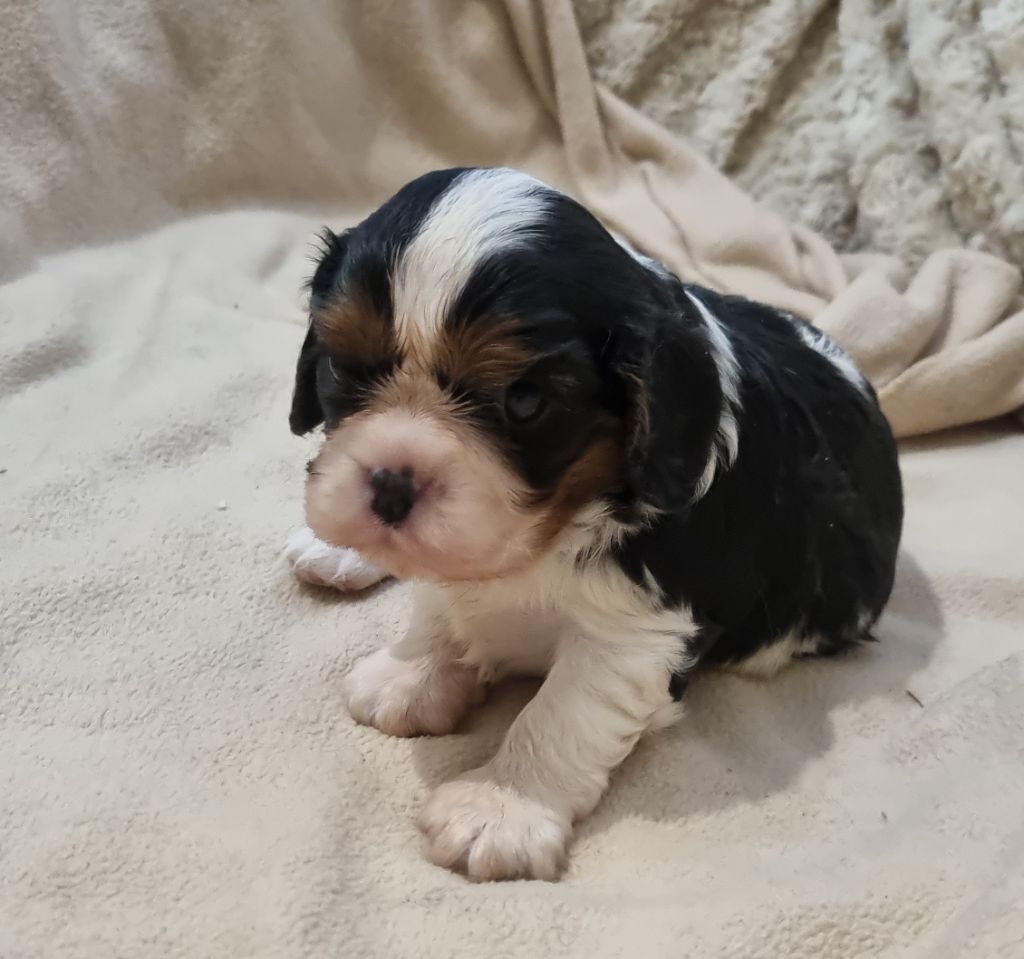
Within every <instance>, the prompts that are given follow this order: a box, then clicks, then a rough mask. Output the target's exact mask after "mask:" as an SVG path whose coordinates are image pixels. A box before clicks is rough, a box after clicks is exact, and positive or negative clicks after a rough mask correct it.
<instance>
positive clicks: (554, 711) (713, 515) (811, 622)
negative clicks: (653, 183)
mask: <svg viewBox="0 0 1024 959" xmlns="http://www.w3.org/2000/svg"><path fill="white" fill-rule="evenodd" d="M321 422H322V423H324V425H325V439H324V442H323V446H322V448H321V449H320V452H319V454H318V455H317V456H316V458H315V459H314V460H313V461H312V462H311V463H310V465H309V470H308V473H309V475H308V481H307V486H306V514H307V520H308V524H309V531H305V532H303V533H302V534H301V537H300V539H299V540H296V541H295V542H294V543H293V544H292V552H293V555H294V556H295V557H296V558H297V559H298V560H299V566H300V568H301V569H302V571H304V574H305V575H307V576H308V577H310V578H313V579H314V580H319V581H322V582H333V583H336V584H339V585H343V586H344V585H350V586H365V585H368V584H369V583H371V582H374V581H375V580H377V579H380V578H382V577H383V576H385V575H387V574H393V575H395V576H399V577H402V578H408V579H411V580H414V581H415V583H416V584H417V585H416V590H415V598H414V608H413V614H412V622H411V625H410V627H409V630H408V633H407V634H406V635H405V636H404V638H402V639H401V640H399V641H398V642H396V643H395V644H394V645H392V646H391V647H389V648H387V649H383V650H380V651H379V652H377V653H374V654H373V655H371V656H369V657H368V658H367V659H364V660H363V661H362V662H360V663H359V664H358V665H357V666H356V667H355V669H354V670H353V672H352V674H351V675H350V677H349V679H348V684H347V694H348V705H349V709H350V710H351V712H352V715H353V716H354V717H355V719H356V720H357V721H359V722H361V723H365V724H368V725H371V726H375V727H377V728H378V729H380V730H382V731H383V732H385V733H388V734H391V735H395V736H415V735H420V734H433V735H441V734H445V733H450V732H452V730H454V729H455V728H456V726H457V724H458V723H459V720H460V719H461V718H462V717H463V715H464V714H465V712H466V711H467V710H468V709H469V708H470V707H471V706H472V705H473V704H474V703H476V702H478V701H479V700H480V699H481V697H482V695H483V692H484V690H485V688H486V686H487V685H488V684H489V683H492V682H494V681H496V680H498V679H500V678H501V677H503V676H506V675H509V674H517V675H522V674H528V675H538V676H544V677H546V678H545V679H544V682H543V685H542V686H541V687H540V690H539V691H538V693H537V694H536V696H535V697H534V699H533V700H532V701H531V702H530V703H529V704H528V705H527V706H526V707H525V709H524V710H523V711H522V713H521V714H520V715H519V717H518V718H517V719H516V720H515V722H514V723H513V724H512V726H511V728H510V729H509V731H508V734H507V736H506V737H505V740H504V742H503V743H502V745H501V747H500V748H499V750H498V751H497V753H496V755H495V756H494V757H493V758H492V759H491V760H490V761H489V762H488V763H487V764H486V765H484V766H483V767H481V768H480V769H475V770H472V771H470V772H467V773H465V774H464V775H462V776H460V777H459V778H457V779H456V780H454V781H453V782H449V783H447V784H445V785H442V786H441V787H440V788H438V789H437V790H436V791H435V792H434V794H433V796H432V798H431V799H430V800H429V801H428V802H427V804H426V807H425V808H424V809H423V810H422V813H421V815H420V818H419V825H420V828H421V829H422V831H423V833H424V834H425V836H426V840H427V843H428V848H429V854H430V857H431V858H432V859H433V861H434V862H436V863H438V864H440V865H442V866H447V867H449V868H452V869H456V870H459V871H462V872H464V873H465V874H466V875H468V876H469V877H470V878H473V879H509V878H515V877H535V878H540V879H554V878H556V877H557V876H558V874H559V872H560V870H561V868H562V866H563V863H564V860H565V852H566V847H567V844H568V842H569V839H570V836H571V832H572V826H573V822H574V821H575V820H578V819H580V818H581V817H583V816H586V815H587V814H588V813H590V811H591V810H592V809H593V808H594V807H595V805H596V804H597V802H598V800H599V799H600V798H601V795H602V793H603V792H604V790H605V788H606V786H607V785H608V778H609V775H610V774H611V772H612V770H614V769H615V767H616V766H617V765H618V764H619V763H620V762H622V760H623V759H624V758H625V757H626V756H627V755H628V754H629V752H630V750H631V749H632V748H633V746H634V745H635V744H636V742H637V740H638V739H639V737H640V736H642V735H643V734H644V733H645V732H647V731H648V730H651V729H656V728H660V727H663V726H665V725H667V724H668V723H671V722H672V721H673V720H674V719H676V717H677V716H678V715H679V702H680V699H681V697H682V695H683V692H684V689H685V686H686V682H687V679H688V678H689V677H690V676H691V675H692V674H693V672H694V671H695V670H697V669H701V668H704V667H707V666H710V665H733V666H737V667H740V668H743V669H746V670H748V671H750V672H754V673H758V674H762V675H763V674H768V673H771V672H773V671H775V670H777V669H778V668H779V667H781V666H782V665H784V664H785V663H787V662H788V661H789V660H791V659H792V658H794V657H804V656H820V655H831V654H833V653H837V652H840V651H841V650H844V649H847V648H849V647H851V646H853V645H855V644H856V643H857V642H858V641H859V640H861V639H865V638H868V635H869V630H870V629H871V627H872V625H873V624H874V622H875V620H876V619H877V618H878V616H879V613H880V612H881V610H882V608H883V606H884V605H885V603H886V601H887V599H888V597H889V592H890V589H891V587H892V582H893V575H894V568H895V561H896V552H897V545H898V543H899V538H900V530H901V525H902V519H903V506H902V490H901V481H900V474H899V468H898V465H897V458H896V447H895V444H894V442H893V438H892V435H891V432H890V430H889V427H888V425H887V423H886V420H885V418H884V416H883V415H882V413H881V412H880V410H879V407H878V403H877V400H876V397H875V393H874V391H873V390H872V388H871V386H870V385H869V384H868V382H867V381H866V380H865V379H864V377H863V376H861V374H860V373H859V372H858V370H857V368H856V367H855V366H854V364H853V363H852V361H851V360H850V359H849V357H848V356H846V354H844V353H843V352H842V350H841V349H840V348H839V347H838V346H837V345H836V344H835V343H833V342H832V341H831V340H830V339H829V338H828V337H826V336H825V335H824V334H823V333H821V332H820V331H818V330H816V329H814V328H813V327H811V326H810V325H808V324H807V323H805V322H803V321H802V320H800V319H798V318H796V317H794V316H792V315H790V314H788V313H783V312H780V311H779V310H776V309H772V308H770V307H767V306H763V305H760V304H757V303H752V302H750V301H748V300H745V299H741V298H739V297H735V296H723V295H721V294H719V293H715V292H712V291H711V290H708V289H703V288H701V287H698V286H694V285H692V284H687V283H683V282H682V281H680V280H679V279H678V278H677V277H675V276H673V275H672V274H671V273H670V272H669V271H668V270H667V269H666V268H665V267H664V266H662V265H661V264H660V263H657V262H655V261H653V260H651V259H648V258H647V257H645V256H642V255H641V254H639V253H637V252H635V251H634V250H632V249H631V248H630V247H629V246H627V245H626V244H625V243H623V242H621V241H618V240H616V239H615V238H614V237H613V236H612V235H611V234H609V232H608V231H607V230H605V229H604V228H603V227H602V226H601V224H600V223H599V222H598V221H597V220H596V219H595V218H594V217H593V216H592V215H591V214H590V213H588V212H587V211H586V210H585V209H584V208H583V207H582V206H580V205H579V204H578V203H576V202H575V201H573V200H572V199H570V198H569V197H568V196H565V195H564V194H562V193H559V192H557V191H555V190H553V189H550V188H548V187H546V186H544V185H543V184H541V183H539V182H537V181H536V180H534V179H532V178H530V177H528V176H525V175H523V174H521V173H517V172H515V171H512V170H507V169H458V170H445V171H440V172H435V173H430V174H427V175H426V176H423V177H421V178H420V179H418V180H415V181H414V182H412V183H410V184H409V185H408V186H406V187H404V188H403V189H402V190H400V191H399V192H398V193H397V194H396V195H395V196H394V197H393V198H392V199H390V200H389V201H388V202H387V203H385V204H384V205H383V206H382V207H380V209H378V210H377V211H376V212H375V213H373V214H372V215H371V216H369V217H368V218H367V219H366V220H365V221H363V222H362V223H361V224H359V225H358V226H356V227H354V228H353V229H351V230H347V231H345V232H344V233H341V234H339V235H335V234H334V233H331V232H329V231H328V232H327V233H325V235H324V250H323V254H322V257H321V259H320V261H319V265H318V266H317V268H316V273H315V275H314V276H313V279H312V281H311V298H310V326H309V331H308V334H307V336H306V339H305V342H304V343H303V345H302V350H301V353H300V355H299V360H298V368H297V373H296V381H295V393H294V401H293V406H292V411H291V428H292V430H293V431H294V432H295V433H298V434H304V433H307V432H308V431H310V430H312V429H314V428H315V427H316V426H318V425H319V424H320V423H321ZM324 544H327V545H324ZM335 548H336V549H335Z"/></svg>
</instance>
